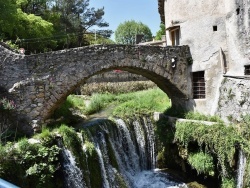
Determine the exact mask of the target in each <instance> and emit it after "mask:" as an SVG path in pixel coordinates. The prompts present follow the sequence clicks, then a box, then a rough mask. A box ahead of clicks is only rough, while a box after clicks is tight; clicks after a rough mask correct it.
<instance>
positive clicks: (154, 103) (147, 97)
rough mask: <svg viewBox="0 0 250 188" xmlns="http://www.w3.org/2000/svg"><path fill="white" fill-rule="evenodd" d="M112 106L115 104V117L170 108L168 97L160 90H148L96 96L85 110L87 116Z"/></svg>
mask: <svg viewBox="0 0 250 188" xmlns="http://www.w3.org/2000/svg"><path fill="white" fill-rule="evenodd" d="M112 104H115V108H114V109H113V115H114V116H119V117H124V116H131V115H135V114H148V113H151V112H154V111H163V110H164V109H166V108H167V107H169V106H170V103H169V99H168V97H167V95H166V94H165V93H164V92H163V91H161V90H160V89H148V90H144V91H138V92H131V93H124V94H120V95H119V94H116V95H115V94H110V93H104V94H94V95H93V96H92V97H91V100H90V104H89V106H87V108H86V109H85V114H93V113H96V112H99V111H101V110H102V109H104V108H105V107H107V106H108V105H112Z"/></svg>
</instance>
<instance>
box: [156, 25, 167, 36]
mask: <svg viewBox="0 0 250 188" xmlns="http://www.w3.org/2000/svg"><path fill="white" fill-rule="evenodd" d="M162 35H166V30H165V25H164V24H162V23H161V24H160V29H159V30H158V31H157V33H156V35H155V40H161V39H162V38H161V37H162Z"/></svg>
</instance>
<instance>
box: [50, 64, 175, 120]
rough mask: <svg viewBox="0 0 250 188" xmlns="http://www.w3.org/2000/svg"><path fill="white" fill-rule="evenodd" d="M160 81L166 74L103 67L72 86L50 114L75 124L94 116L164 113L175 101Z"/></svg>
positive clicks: (57, 118) (55, 118)
mask: <svg viewBox="0 0 250 188" xmlns="http://www.w3.org/2000/svg"><path fill="white" fill-rule="evenodd" d="M135 72H136V73H137V74H135ZM142 75H143V76H142ZM145 76H147V77H145ZM149 78H151V79H149ZM152 80H153V81H152ZM155 82H156V83H155ZM160 82H163V78H161V77H160V76H159V75H158V77H157V76H156V75H153V74H152V73H148V72H147V71H145V70H140V69H137V70H136V69H133V70H132V71H131V70H130V69H129V68H120V67H119V68H113V69H111V70H110V69H108V70H104V71H101V72H98V73H95V74H93V75H92V76H91V77H89V78H88V79H86V80H84V81H83V80H81V81H80V82H79V83H78V84H77V85H76V86H73V87H72V89H71V90H70V93H69V94H67V96H66V97H65V99H64V101H61V103H60V104H56V105H57V108H55V110H54V111H53V113H51V117H53V119H54V120H55V121H56V122H60V121H63V122H64V121H66V123H69V122H70V124H76V123H77V122H79V121H86V120H89V119H92V118H107V117H110V116H116V117H119V116H120V117H121V116H122V117H124V116H126V117H128V116H133V115H136V114H138V115H139V114H147V113H148V114H150V113H153V112H154V111H155V112H162V113H163V112H164V111H166V110H168V109H170V108H171V106H172V104H171V99H170V98H169V96H168V95H167V94H166V91H163V90H162V88H161V87H159V86H162V85H164V84H159V83H160ZM163 88H164V87H163Z"/></svg>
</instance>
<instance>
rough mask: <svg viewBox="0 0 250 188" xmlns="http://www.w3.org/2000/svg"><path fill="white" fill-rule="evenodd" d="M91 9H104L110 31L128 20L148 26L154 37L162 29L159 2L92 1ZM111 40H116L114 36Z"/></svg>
mask: <svg viewBox="0 0 250 188" xmlns="http://www.w3.org/2000/svg"><path fill="white" fill-rule="evenodd" d="M89 7H95V8H102V7H104V11H105V15H104V20H105V21H106V22H108V23H109V29H111V30H113V31H115V30H116V28H117V27H118V25H119V24H120V23H123V22H124V21H128V20H135V21H141V22H142V23H144V24H146V25H147V26H148V27H149V28H150V29H151V31H152V34H153V36H154V35H155V34H156V32H157V31H158V30H159V28H160V15H159V13H158V1H157V0H90V6H89ZM111 38H112V39H114V35H113V36H112V37H111Z"/></svg>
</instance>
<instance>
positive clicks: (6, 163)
mask: <svg viewBox="0 0 250 188" xmlns="http://www.w3.org/2000/svg"><path fill="white" fill-rule="evenodd" d="M59 150H60V149H59V148H58V147H57V146H56V145H48V146H45V145H43V143H33V144H31V143H29V141H28V139H22V140H20V141H19V142H18V143H17V144H15V146H14V145H13V144H12V143H9V144H7V145H5V146H1V147H0V161H1V163H0V175H1V177H3V178H4V179H6V180H9V181H10V182H13V183H15V184H16V185H19V186H21V187H55V185H54V184H53V183H52V182H53V181H52V179H53V176H54V173H55V172H56V170H57V168H58V165H59V161H58V154H59Z"/></svg>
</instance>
